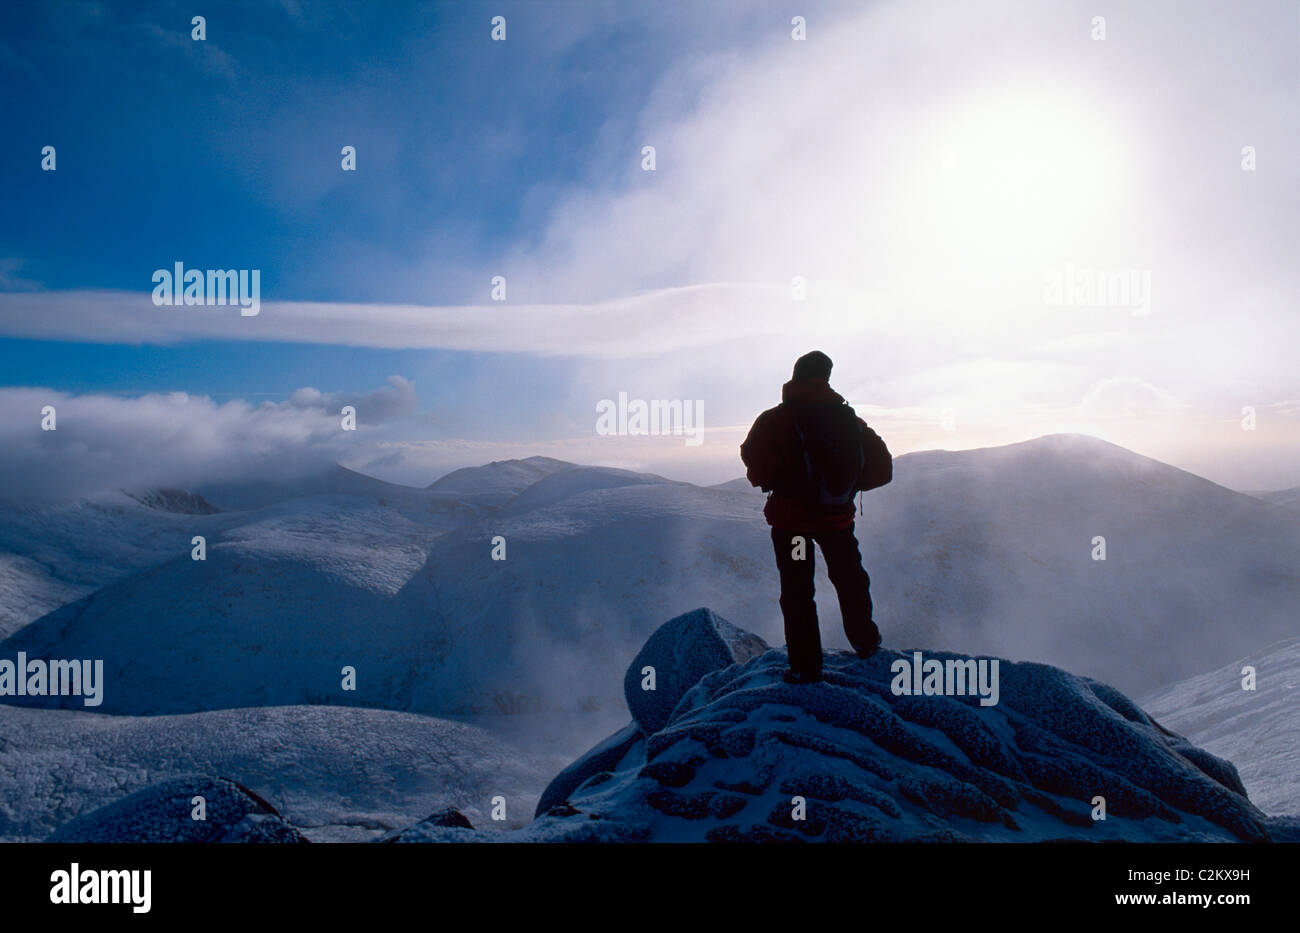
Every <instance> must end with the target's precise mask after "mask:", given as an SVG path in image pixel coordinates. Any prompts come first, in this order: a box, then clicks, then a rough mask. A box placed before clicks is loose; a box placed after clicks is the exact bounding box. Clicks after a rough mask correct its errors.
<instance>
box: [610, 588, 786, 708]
mask: <svg viewBox="0 0 1300 933" xmlns="http://www.w3.org/2000/svg"><path fill="white" fill-rule="evenodd" d="M767 650H768V645H767V642H765V641H763V639H761V638H759V637H758V636H757V635H755V634H753V633H752V632H747V631H745V630H744V629H741V628H737V627H736V626H734V625H732V624H731V623H730V622H728V621H727V620H726V619H722V618H720V617H718V616H717V615H716V614H715V613H714V612H713V611H712V610H710V609H696V610H695V611H694V612H688V613H685V614H684V615H680V616H678V617H677V618H675V619H671V620H669V621H668V622H665V623H664V624H663V625H661V626H660V627H659V628H658V629H656V630H655V633H654V634H653V635H651V636H650V638H649V639H648V640H647V641H646V643H645V645H644V646H642V648H641V650H640V651H639V652H637V655H636V657H635V658H634V659H633V660H632V663H631V664H630V665H629V666H628V669H627V673H626V674H625V675H624V676H623V695H624V697H625V698H626V699H627V708H628V709H629V710H630V711H631V713H632V718H633V719H634V720H636V723H637V725H639V726H640V727H641V730H642V731H643V732H645V733H647V734H648V733H651V732H658V731H659V730H660V729H662V728H663V727H664V725H665V724H666V723H667V722H668V718H669V716H671V715H672V712H673V708H674V707H675V706H676V705H677V702H678V701H679V700H680V699H681V698H682V696H683V695H684V694H685V693H686V691H687V690H689V689H690V688H691V687H693V686H695V684H696V683H697V682H698V681H699V679H700V678H701V677H703V676H704V675H705V674H707V673H709V672H710V671H715V670H718V669H720V668H724V667H730V666H731V665H732V664H736V663H739V662H743V661H748V660H749V659H750V658H752V657H757V656H758V655H760V654H762V653H763V652H764V651H767ZM647 677H653V678H654V689H653V690H647V689H643V684H645V683H646V682H647Z"/></svg>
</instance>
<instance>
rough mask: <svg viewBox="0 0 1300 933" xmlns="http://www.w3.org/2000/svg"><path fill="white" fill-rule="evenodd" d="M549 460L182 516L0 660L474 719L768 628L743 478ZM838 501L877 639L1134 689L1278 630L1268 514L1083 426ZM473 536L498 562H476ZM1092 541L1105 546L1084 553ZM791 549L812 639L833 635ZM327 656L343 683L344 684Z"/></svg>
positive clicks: (1284, 574)
mask: <svg viewBox="0 0 1300 933" xmlns="http://www.w3.org/2000/svg"><path fill="white" fill-rule="evenodd" d="M551 466H554V464H553V463H551V464H548V465H547V475H546V476H544V477H543V478H542V479H540V480H538V481H537V482H536V483H534V484H532V485H530V486H529V487H527V488H525V489H524V490H522V491H520V492H519V493H517V494H515V495H514V496H512V497H511V498H510V499H509V500H507V501H506V503H505V504H504V505H502V506H496V507H493V508H492V509H491V510H489V511H486V512H476V511H475V510H474V509H471V508H469V507H464V508H465V510H466V512H465V514H472V515H477V516H478V517H475V518H471V519H470V520H468V521H466V522H462V523H460V524H458V525H456V526H455V527H452V528H450V530H448V529H447V528H446V527H445V526H443V525H441V524H437V523H433V524H430V523H429V521H427V517H428V516H427V513H420V514H419V515H417V518H414V519H413V518H411V517H410V513H409V510H407V509H406V508H399V507H396V506H394V507H384V506H382V505H380V504H379V502H378V500H376V499H374V498H372V497H370V496H367V495H349V496H340V495H326V496H316V497H306V498H303V497H295V498H292V499H290V500H288V501H286V502H283V503H281V504H279V505H277V506H273V507H270V508H268V509H263V510H260V511H257V512H244V513H221V514H218V515H213V516H188V517H186V519H187V521H199V520H202V521H213V520H217V519H220V520H224V521H231V520H232V519H231V516H232V515H235V516H236V517H237V520H238V522H239V524H237V525H236V526H233V527H231V528H230V529H229V531H228V532H226V536H225V537H224V538H222V537H220V536H218V537H217V538H216V539H215V541H212V542H210V546H209V559H208V561H207V563H206V565H203V564H195V563H194V562H192V561H190V560H189V559H188V553H187V551H182V552H181V555H178V556H177V557H176V558H175V559H173V560H171V561H170V562H168V563H166V564H164V565H162V566H158V567H154V568H151V569H149V570H147V571H144V572H141V573H137V574H135V575H133V576H131V577H129V578H127V579H124V580H121V581H118V582H116V583H113V584H112V585H110V586H107V587H105V588H104V589H102V590H100V591H98V592H96V593H94V594H93V595H90V596H88V597H85V598H84V599H82V600H81V601H80V602H78V603H76V604H75V605H72V606H67V607H64V608H63V609H60V610H58V611H56V612H54V613H51V614H49V615H47V616H46V617H44V618H42V619H39V620H38V621H36V622H34V623H32V624H31V625H29V626H27V627H25V628H23V629H22V630H21V631H18V632H17V633H15V634H14V635H12V636H11V637H10V638H9V639H8V640H6V641H5V642H4V644H3V645H0V651H3V652H4V653H6V654H7V655H9V656H12V655H13V653H14V652H16V651H17V650H20V649H21V650H27V651H29V653H34V652H45V653H48V654H51V655H52V656H56V657H92V658H93V657H102V658H104V660H105V666H106V668H107V669H108V670H109V672H110V674H109V690H108V692H107V698H106V700H105V705H104V707H103V708H102V710H101V711H103V712H129V713H176V712H189V711H194V710H198V709H215V708H227V707H237V706H249V705H259V704H265V703H285V704H297V703H318V702H328V703H339V704H353V703H356V704H362V705H368V706H377V707H385V708H393V709H408V710H416V711H423V712H430V713H441V714H446V713H456V714H474V713H483V712H501V713H522V712H527V711H538V710H546V709H578V708H594V707H600V706H608V705H609V704H611V703H615V704H617V703H618V702H620V700H619V697H618V694H617V690H616V689H611V687H610V686H609V684H610V681H609V679H608V678H605V677H603V676H601V675H602V674H603V673H605V672H608V671H611V670H621V669H622V668H623V666H625V665H626V663H627V661H628V660H629V659H630V658H631V657H632V655H633V654H635V652H636V650H637V649H638V647H639V646H640V645H641V644H642V643H643V641H644V640H645V638H646V636H647V635H648V634H649V633H650V632H651V631H653V630H654V628H655V626H656V625H657V624H658V622H659V620H661V619H663V618H665V617H670V616H673V615H676V614H678V613H681V612H684V611H686V610H688V609H690V608H692V607H693V606H698V605H701V604H707V605H713V606H716V607H717V608H718V611H719V612H720V613H722V614H723V615H727V616H731V617H737V618H747V619H750V620H752V621H751V627H752V628H753V629H754V630H755V631H757V632H758V633H759V634H760V635H761V636H762V637H764V638H765V639H767V640H768V641H769V643H772V644H777V645H779V644H781V643H783V638H782V637H781V621H780V612H779V608H778V606H777V582H776V579H775V572H774V569H773V567H772V563H773V561H772V555H771V543H770V540H769V538H768V533H767V528H766V525H765V524H764V522H763V518H762V514H761V509H762V504H763V499H762V497H761V496H756V495H753V494H752V493H748V492H736V491H731V490H727V489H716V488H700V487H696V486H691V485H689V484H684V483H674V482H671V481H668V480H665V479H663V478H662V477H654V476H649V475H642V474H632V473H628V472H626V471H619V470H606V469H602V468H573V467H563V466H560V467H555V469H549V467H551ZM511 469H512V470H513V468H511ZM463 478H464V477H463V476H462V479H463ZM403 488H404V487H403ZM408 491H409V492H410V493H412V494H413V495H417V496H428V495H431V494H432V493H431V492H430V491H428V490H408ZM211 501H213V502H214V504H217V503H218V500H217V499H212V500H211ZM417 501H421V500H417ZM864 504H865V511H866V514H865V515H864V516H863V517H861V518H859V520H858V529H859V537H860V539H861V541H862V548H863V553H864V557H865V562H866V566H867V568H868V570H869V572H870V573H871V575H872V579H873V595H874V598H875V602H876V610H877V617H878V619H879V621H880V624H881V628H882V630H883V632H884V635H885V641H886V644H887V645H892V646H897V645H900V644H911V645H916V646H919V647H923V648H925V647H933V646H947V647H950V648H952V649H954V650H960V651H963V652H966V653H970V654H996V655H999V656H1004V657H1010V658H1023V659H1033V660H1038V661H1044V662H1050V663H1055V664H1060V665H1066V664H1068V665H1070V666H1071V667H1072V668H1073V669H1075V670H1078V671H1079V672H1080V673H1082V674H1085V675H1087V676H1093V677H1097V678H1100V679H1105V680H1106V681H1107V682H1111V683H1115V684H1116V685H1118V686H1119V687H1120V688H1122V689H1125V690H1127V691H1129V692H1132V693H1139V692H1147V691H1150V690H1151V689H1153V688H1154V687H1156V686H1159V685H1161V684H1164V683H1169V682H1172V681H1174V680H1176V679H1178V678H1180V677H1184V676H1187V675H1189V674H1191V673H1194V672H1197V671H1201V670H1205V669H1206V668H1211V667H1215V666H1218V665H1221V664H1223V663H1224V662H1225V660H1227V659H1229V658H1231V657H1234V656H1240V655H1242V654H1244V653H1245V652H1246V651H1249V650H1250V649H1251V647H1253V646H1255V645H1258V644H1261V643H1267V642H1269V641H1272V640H1277V639H1278V638H1282V637H1285V636H1287V635H1290V634H1293V632H1294V616H1293V607H1294V606H1295V605H1296V604H1298V603H1300V571H1298V570H1297V562H1296V560H1295V557H1296V555H1297V554H1300V523H1296V522H1295V521H1294V516H1293V515H1292V513H1290V512H1287V511H1285V510H1282V509H1280V508H1278V507H1276V506H1272V505H1270V504H1268V503H1264V502H1260V501H1258V500H1256V499H1253V498H1251V497H1249V496H1245V495H1242V494H1240V493H1235V492H1232V491H1230V490H1227V489H1224V488H1223V487H1220V486H1217V485H1215V484H1213V483H1210V482H1208V481H1206V480H1203V479H1201V478H1199V477H1196V476H1193V475H1191V474H1188V473H1185V472H1184V471H1181V470H1178V469H1175V468H1173V467H1170V466H1168V465H1165V464H1161V463H1158V462H1156V461H1153V460H1149V459H1147V458H1144V457H1140V456H1138V455H1136V454H1133V453H1132V452H1130V451H1126V450H1123V449H1122V448H1118V447H1115V446H1114V445H1110V444H1106V443H1104V442H1101V441H1097V440H1095V439H1091V438H1081V437H1074V436H1054V437H1047V438H1040V439H1039V440H1036V441H1031V442H1027V443H1024V444H1017V445H1011V446H1008V447H1001V448H991V449H986V450H974V451H961V452H944V451H931V452H926V453H918V454H911V455H908V456H906V457H900V458H899V460H898V462H897V464H896V469H895V480H894V482H893V483H892V484H890V485H889V486H886V487H884V488H882V489H880V490H877V491H874V492H872V493H870V494H868V495H867V496H866V497H865V503H864ZM156 514H157V513H156ZM450 520H451V519H449V521H450ZM496 536H501V537H503V538H504V539H505V540H506V549H507V556H506V559H505V560H493V559H492V554H493V550H494V549H493V546H492V540H493V538H494V537H496ZM1097 536H1104V537H1105V539H1106V545H1107V554H1106V558H1107V559H1106V560H1105V561H1095V560H1093V559H1092V553H1093V549H1094V545H1093V539H1094V538H1095V537H1097ZM186 540H188V539H186ZM816 563H817V565H818V577H817V580H818V584H817V585H818V592H819V594H820V595H821V615H822V623H823V632H824V640H825V644H826V645H827V647H828V648H834V647H839V646H843V644H844V641H843V635H842V633H841V632H840V631H839V626H838V611H837V609H838V607H837V605H836V603H835V601H834V599H833V598H832V593H831V589H830V587H829V584H828V582H827V581H826V578H825V575H824V569H823V568H822V567H821V561H820V560H816ZM345 665H351V666H354V667H356V669H357V671H358V674H359V677H358V689H357V690H356V691H355V692H349V693H346V694H345V693H342V692H341V691H340V688H339V682H340V670H341V668H342V667H343V666H345ZM29 702H32V703H35V702H37V701H36V700H35V699H32V700H30V701H29ZM45 704H46V705H50V701H45ZM70 705H76V703H75V700H74V701H71V704H70Z"/></svg>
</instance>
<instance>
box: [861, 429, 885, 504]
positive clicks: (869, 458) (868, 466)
mask: <svg viewBox="0 0 1300 933" xmlns="http://www.w3.org/2000/svg"><path fill="white" fill-rule="evenodd" d="M862 448H863V450H862V459H863V461H864V463H863V465H862V479H861V480H860V481H859V482H858V488H859V489H861V490H863V491H866V490H868V489H876V488H878V487H880V486H883V485H885V484H886V483H888V482H889V481H890V480H891V479H893V478H894V458H893V457H891V456H890V455H889V448H888V447H886V446H885V442H884V441H883V440H881V439H880V435H879V434H877V433H876V432H875V431H873V430H871V428H867V429H866V431H865V432H864V433H863V435H862Z"/></svg>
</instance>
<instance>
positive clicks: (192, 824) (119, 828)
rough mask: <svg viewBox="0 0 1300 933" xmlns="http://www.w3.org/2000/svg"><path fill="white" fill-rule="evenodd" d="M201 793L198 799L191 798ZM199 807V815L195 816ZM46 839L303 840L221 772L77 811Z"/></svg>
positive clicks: (267, 806)
mask: <svg viewBox="0 0 1300 933" xmlns="http://www.w3.org/2000/svg"><path fill="white" fill-rule="evenodd" d="M199 797H201V798H202V802H201V803H200V802H199V801H198V800H196V799H195V798H199ZM199 807H202V811H201V812H202V816H203V818H202V819H196V818H195V815H196V813H198V812H200V811H199V810H198V809H197V808H199ZM47 841H49V842H305V841H306V840H305V839H303V837H302V834H301V833H299V832H298V830H297V829H295V828H294V827H293V826H291V825H289V824H288V823H286V822H285V821H284V820H283V819H282V818H281V817H280V815H279V814H278V813H277V812H276V811H275V808H274V807H272V806H271V805H270V804H268V803H267V802H266V801H265V800H263V799H262V798H260V797H258V796H257V795H256V794H254V793H252V792H251V791H249V790H248V789H247V788H244V787H241V786H240V785H239V784H236V783H235V782H234V781H230V780H227V779H225V778H214V777H193V778H174V779H172V780H170V781H164V782H163V783H161V784H154V785H153V786H151V787H146V788H145V789H144V790H141V791H137V792H136V793H134V794H131V795H130V796H129V797H125V798H123V799H122V800H119V801H117V802H116V803H111V804H109V805H108V806H106V807H101V808H100V809H98V810H95V811H94V812H92V813H87V814H85V815H84V816H81V817H78V818H77V819H75V820H73V821H72V822H71V823H69V824H68V825H67V826H64V827H61V828H60V829H59V830H58V831H57V832H55V833H54V834H53V835H52V836H50V838H49V839H48V840H47Z"/></svg>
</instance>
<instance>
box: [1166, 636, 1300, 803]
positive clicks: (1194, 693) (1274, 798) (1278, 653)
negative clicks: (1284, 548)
mask: <svg viewBox="0 0 1300 933" xmlns="http://www.w3.org/2000/svg"><path fill="white" fill-rule="evenodd" d="M1247 666H1249V667H1253V668H1254V669H1255V676H1256V683H1255V689H1254V690H1253V691H1251V690H1244V689H1242V682H1243V673H1242V669H1243V668H1245V667H1247ZM1142 706H1143V709H1145V710H1146V711H1147V712H1148V713H1150V714H1151V715H1152V716H1154V717H1155V718H1156V719H1158V720H1159V721H1160V722H1161V724H1162V725H1164V726H1166V727H1167V728H1170V729H1173V730H1174V731H1176V732H1180V733H1182V734H1183V735H1185V736H1187V738H1188V739H1190V740H1191V741H1193V742H1195V743H1196V744H1197V745H1199V746H1201V747H1202V748H1204V749H1206V750H1207V751H1210V752H1213V753H1214V754H1216V755H1219V756H1221V757H1223V758H1228V759H1231V761H1232V762H1233V763H1234V764H1235V765H1236V766H1237V770H1238V771H1239V772H1241V780H1242V783H1244V784H1245V785H1246V789H1247V790H1248V791H1249V792H1250V799H1251V800H1253V801H1255V803H1256V805H1258V806H1259V808H1260V809H1262V810H1263V811H1264V812H1266V813H1271V814H1277V815H1282V814H1290V815H1295V816H1300V638H1293V639H1289V640H1287V641H1282V642H1278V643H1276V644H1273V645H1269V646H1268V647H1267V648H1263V649H1261V650H1259V651H1256V652H1254V653H1252V654H1250V655H1249V656H1247V657H1244V658H1242V659H1241V660H1240V661H1234V662H1233V663H1232V664H1229V665H1227V666H1226V667H1222V668H1220V669H1219V670H1217V671H1210V672H1209V673H1207V674H1201V675H1199V676H1197V677H1189V678H1188V679H1186V680H1183V681H1179V682H1178V683H1176V684H1172V685H1171V686H1169V687H1166V688H1165V689H1163V690H1158V691H1156V692H1154V693H1152V694H1151V695H1149V696H1147V697H1145V698H1144V699H1143V702H1142Z"/></svg>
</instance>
